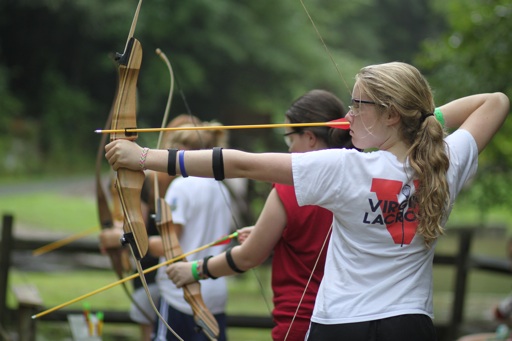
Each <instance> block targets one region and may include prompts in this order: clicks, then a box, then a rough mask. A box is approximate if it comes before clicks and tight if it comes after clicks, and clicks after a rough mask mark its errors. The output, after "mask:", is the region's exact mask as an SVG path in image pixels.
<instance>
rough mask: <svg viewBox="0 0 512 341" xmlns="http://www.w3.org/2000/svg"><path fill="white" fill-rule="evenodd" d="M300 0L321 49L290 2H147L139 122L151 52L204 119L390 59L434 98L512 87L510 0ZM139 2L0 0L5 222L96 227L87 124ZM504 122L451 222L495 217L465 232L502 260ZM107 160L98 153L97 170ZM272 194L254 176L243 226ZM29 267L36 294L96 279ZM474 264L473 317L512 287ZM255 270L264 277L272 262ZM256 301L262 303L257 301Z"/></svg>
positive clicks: (509, 146)
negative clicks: (426, 85)
mask: <svg viewBox="0 0 512 341" xmlns="http://www.w3.org/2000/svg"><path fill="white" fill-rule="evenodd" d="M304 3H305V5H306V7H307V8H308V10H309V12H310V14H311V17H312V18H313V20H314V22H315V24H316V27H317V28H318V31H319V32H320V34H321V36H322V37H323V39H324V41H325V44H326V45H327V47H328V49H329V51H330V54H331V55H332V60H331V57H330V55H329V53H327V52H326V49H325V47H324V46H323V44H322V42H321V41H320V39H319V38H318V36H317V33H316V32H315V29H314V27H313V25H312V24H311V22H310V20H309V19H308V15H307V14H306V12H305V11H304V9H303V8H302V6H301V3H300V1H299V0H279V1H275V0H257V1H254V0H236V1H233V0H231V1H227V0H215V1H210V0H187V1H173V0H146V1H144V3H143V4H142V7H141V12H140V15H139V19H138V24H137V27H136V30H135V34H134V36H135V37H136V38H137V39H138V40H139V41H140V42H141V44H142V48H143V51H144V56H143V61H142V66H141V69H140V73H139V80H138V100H139V110H138V117H137V120H138V127H159V126H160V125H161V120H162V117H163V113H164V109H165V105H166V102H167V96H168V92H169V74H168V71H167V68H166V66H165V64H164V63H163V62H162V61H161V59H160V58H159V57H158V56H157V55H156V53H155V50H156V49H157V48H160V49H161V50H162V51H163V52H164V53H165V54H166V55H167V56H168V58H169V59H170V62H171V64H172V66H173V70H174V74H175V77H176V82H177V83H176V88H175V92H174V97H173V104H172V107H171V113H170V115H171V118H172V117H175V116H177V115H179V114H182V113H187V112H188V109H187V106H188V107H189V108H190V111H191V113H192V114H194V115H196V116H198V117H199V118H200V119H202V120H217V121H219V122H221V123H222V124H225V125H232V124H259V123H281V122H282V121H283V115H284V112H285V110H286V109H287V108H288V106H289V105H290V104H291V102H292V101H293V100H295V99H296V98H297V97H299V96H300V95H302V94H303V93H304V92H306V91H308V90H311V89H313V88H322V89H326V90H329V91H332V92H334V93H335V94H337V95H338V96H339V97H340V98H341V99H343V101H344V102H345V103H348V102H349V101H350V97H351V96H350V94H351V89H352V85H353V82H354V75H355V74H356V72H357V71H358V70H359V69H360V68H361V67H363V66H365V65H369V64H377V63H383V62H390V61H403V62H407V63H411V64H413V65H415V66H416V67H417V68H419V69H420V70H421V71H422V73H423V74H424V75H425V76H426V77H427V79H428V80H429V82H430V85H431V87H432V89H433V90H434V93H435V100H436V104H437V105H442V104H444V103H446V102H448V101H450V100H452V99H455V98H458V97H462V96H465V95H470V94H474V93H481V92H495V91H501V92H504V93H506V94H507V95H508V96H509V98H512V82H511V77H510V75H511V71H510V70H511V69H512V1H511V0H415V1H410V0H352V1H339V0H304ZM136 6H137V1H136V0H110V1H100V0H73V1H71V0H0V150H1V151H2V152H1V155H2V156H1V157H0V213H5V212H9V213H13V214H14V215H15V222H16V228H17V229H24V230H26V231H28V233H29V234H31V235H34V233H35V232H34V231H36V230H39V231H43V232H45V231H54V232H59V233H61V234H63V233H64V234H70V233H76V232H79V231H81V230H84V229H85V228H89V227H91V226H94V225H95V224H97V218H96V214H97V213H96V207H95V199H94V198H93V191H94V185H93V182H92V181H93V180H92V179H93V176H94V171H95V155H96V151H97V149H98V145H99V143H100V136H99V135H98V134H95V133H94V132H93V131H94V130H95V129H98V128H103V126H104V125H105V121H106V119H107V116H108V113H109V111H110V106H111V105H112V101H113V98H114V95H115V91H116V82H117V66H116V64H115V63H114V62H113V55H114V53H115V52H123V49H124V47H125V43H126V40H127V37H128V32H129V29H130V26H131V23H132V19H133V16H134V13H135V9H136ZM333 60H334V63H335V64H336V65H337V68H338V69H339V72H338V71H337V69H336V67H335V65H334V63H333ZM482 124H485V122H482ZM511 125H512V123H511V122H510V120H508V121H507V122H505V126H504V127H503V128H502V130H501V132H500V133H499V134H497V135H496V137H495V138H494V139H493V141H492V143H491V144H490V145H489V146H488V147H487V148H486V150H485V151H484V152H483V153H482V154H481V155H480V165H479V171H478V174H477V177H476V178H475V179H474V180H473V182H472V183H471V184H470V185H471V186H468V188H466V189H465V190H464V191H463V192H462V194H461V196H460V197H459V201H458V202H457V205H456V209H454V211H453V214H452V216H451V218H450V222H449V225H451V226H467V225H471V226H479V227H483V228H484V229H485V228H487V229H489V230H492V231H496V230H495V228H498V230H499V231H498V232H497V234H495V237H492V238H491V239H490V241H488V240H487V241H485V242H484V241H483V238H481V237H478V238H477V239H478V242H479V245H480V246H479V247H480V249H478V248H476V251H477V252H483V253H484V254H488V255H491V256H496V257H501V258H504V257H505V255H506V250H505V247H506V242H505V241H506V240H507V238H509V237H510V235H512V227H511V225H510V223H509V222H510V220H511V219H512V214H511V213H510V211H509V207H511V202H512V196H511V195H510V194H509V193H510V192H511V190H512V182H511V181H510V179H512V174H510V173H511V169H512V167H511V164H512V156H511V152H512V139H510V136H511V133H512V126H511ZM282 133H283V131H282V129H281V130H278V129H276V130H262V129H257V130H244V131H230V145H231V146H232V147H234V148H238V149H242V150H247V151H253V152H262V151H283V152H284V151H287V148H286V146H285V144H284V141H283V140H282ZM157 137H158V134H156V133H154V134H140V136H139V140H138V141H139V142H140V144H141V145H147V146H149V147H151V146H156V140H157ZM108 171H109V167H108V164H107V162H106V160H104V162H103V172H104V173H108ZM84 179H85V180H84ZM63 180H65V181H64V182H63ZM341 180H344V179H341ZM268 190H269V185H268V184H253V183H250V185H249V194H248V202H249V203H250V206H251V208H252V218H248V219H249V221H247V223H254V220H252V221H251V219H254V217H257V215H258V213H259V210H260V208H261V203H262V200H264V198H265V197H266V195H267V194H268ZM28 192H31V194H30V195H29V194H26V193H28ZM55 193H58V194H55ZM71 193H72V195H71ZM82 194H83V195H82ZM84 195H87V196H86V197H84ZM66 205H72V206H73V208H71V206H66ZM249 216H250V215H249ZM493 233H494V232H493ZM456 245H457V240H456V239H455V240H452V241H450V239H449V238H447V239H445V241H443V244H441V243H440V246H439V249H440V250H441V251H443V250H446V251H454V250H456V247H457V246H456ZM264 271H265V270H264ZM440 271H441V272H440V273H438V274H437V275H436V276H435V280H436V291H437V293H436V298H438V299H439V300H440V302H436V316H438V317H439V318H440V319H441V320H443V314H445V315H446V312H447V311H449V308H445V306H449V305H450V304H451V303H450V302H451V301H452V294H451V293H450V291H451V283H447V282H446V273H445V272H442V271H444V270H443V269H441V270H440ZM17 276H18V277H16V276H15V277H14V281H21V282H23V281H25V280H26V276H27V275H26V274H23V275H21V274H17ZM31 276H32V277H31V279H30V280H31V281H36V282H37V285H38V288H39V290H40V291H41V292H42V295H43V299H44V300H45V304H47V305H48V306H50V305H52V304H58V303H61V302H62V301H64V300H66V299H69V298H71V297H74V296H73V295H78V294H79V293H83V292H84V291H87V290H91V289H94V288H96V287H97V286H100V283H96V282H90V281H91V280H92V277H91V276H89V281H83V278H84V277H83V276H84V275H83V274H82V273H80V274H78V275H77V277H76V279H74V282H73V283H77V282H80V283H81V284H83V285H84V288H83V290H82V291H79V292H77V293H76V294H74V293H73V294H72V293H70V292H65V293H60V294H61V295H63V296H65V297H55V294H57V291H58V290H57V291H56V290H54V286H55V278H52V277H48V275H47V274H44V273H43V274H41V277H42V278H41V279H39V278H35V277H34V276H38V274H33V275H31ZM65 276H66V278H67V277H69V275H68V274H66V275H65ZM248 276H252V275H248ZM486 276H487V275H478V274H477V275H476V277H471V278H470V284H469V286H470V288H469V290H470V291H473V292H478V293H479V294H478V295H477V296H474V297H475V299H474V300H473V301H469V302H468V307H469V309H468V312H467V314H472V313H475V314H478V318H480V317H481V316H482V315H484V314H486V313H488V309H490V307H491V306H492V305H493V304H494V303H495V302H498V301H499V299H501V298H502V297H503V296H504V295H506V294H507V293H509V292H510V291H511V290H512V286H511V285H510V276H507V277H503V276H501V275H492V276H494V277H492V276H491V278H490V279H489V277H486ZM500 276H501V277H500ZM98 278H101V280H107V279H105V278H104V275H103V274H101V275H98ZM62 280H63V279H62V278H59V282H60V281H62ZM108 280H111V279H108ZM46 282H47V283H46ZM247 282H249V283H250V284H247V285H251V286H255V287H256V289H255V291H256V294H255V295H256V297H255V298H254V300H255V301H261V297H260V294H259V291H260V289H259V288H257V287H258V286H259V285H256V284H254V283H255V281H254V280H253V279H252V278H249V279H248V280H247ZM263 282H264V283H266V284H267V285H268V272H263ZM101 283H103V282H101ZM232 283H233V284H232V291H231V293H230V298H232V297H237V296H233V295H236V292H235V293H234V294H233V291H234V290H238V288H241V289H239V295H240V296H239V297H240V300H239V302H246V300H247V299H248V295H247V288H245V287H243V286H241V282H240V281H237V279H236V278H235V279H234V281H233V282H232ZM69 287H73V285H70V286H69ZM267 290H268V289H267ZM443 292H447V294H446V295H445V296H443ZM121 296H122V294H121ZM270 296H271V295H270ZM472 297H473V296H472ZM121 300H123V304H124V306H123V307H124V308H126V305H127V302H126V301H125V300H124V299H122V298H120V299H116V302H118V301H121ZM269 300H271V298H269ZM236 301H237V300H236V299H230V302H236ZM98 304H105V303H101V302H99V303H98ZM249 306H251V304H243V305H242V306H241V307H235V308H233V307H231V306H230V308H229V309H230V310H229V312H230V313H232V312H239V311H240V312H245V313H247V308H248V307H249ZM257 312H258V313H262V314H264V315H268V314H269V308H268V307H263V308H261V310H259V311H257ZM49 334H50V335H51V333H49ZM264 335H265V336H263V337H262V339H267V338H268V335H269V331H264ZM50 338H51V337H50ZM125 339H126V338H125ZM232 339H245V340H248V338H247V337H246V336H244V337H232Z"/></svg>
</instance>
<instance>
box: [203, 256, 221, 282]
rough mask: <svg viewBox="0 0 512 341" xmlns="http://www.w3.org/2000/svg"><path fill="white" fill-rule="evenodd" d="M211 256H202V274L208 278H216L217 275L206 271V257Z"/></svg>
mask: <svg viewBox="0 0 512 341" xmlns="http://www.w3.org/2000/svg"><path fill="white" fill-rule="evenodd" d="M212 257H213V256H206V257H204V258H203V274H205V275H206V276H207V277H208V278H211V279H217V278H219V277H215V276H212V274H211V273H210V271H208V259H210V258H212Z"/></svg>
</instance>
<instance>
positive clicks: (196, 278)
mask: <svg viewBox="0 0 512 341" xmlns="http://www.w3.org/2000/svg"><path fill="white" fill-rule="evenodd" d="M192 276H193V277H194V279H195V280H196V281H199V273H198V272H197V261H193V262H192Z"/></svg>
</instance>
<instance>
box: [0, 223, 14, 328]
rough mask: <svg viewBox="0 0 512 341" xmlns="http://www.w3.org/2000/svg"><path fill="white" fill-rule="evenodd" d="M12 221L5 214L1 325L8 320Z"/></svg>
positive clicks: (0, 277) (0, 266) (1, 248)
mask: <svg viewBox="0 0 512 341" xmlns="http://www.w3.org/2000/svg"><path fill="white" fill-rule="evenodd" d="M12 222H13V216H12V215H10V214H5V215H3V217H2V242H1V244H0V325H2V326H5V324H6V322H7V321H6V320H7V288H8V284H9V283H8V281H9V268H10V265H11V251H12V245H13V236H12Z"/></svg>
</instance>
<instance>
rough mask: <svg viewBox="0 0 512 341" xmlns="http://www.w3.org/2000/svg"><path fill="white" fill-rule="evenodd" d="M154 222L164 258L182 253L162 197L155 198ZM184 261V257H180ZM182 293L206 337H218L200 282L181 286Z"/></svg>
mask: <svg viewBox="0 0 512 341" xmlns="http://www.w3.org/2000/svg"><path fill="white" fill-rule="evenodd" d="M156 208H157V211H156V212H157V214H156V218H155V220H156V224H157V227H158V231H159V232H160V235H161V236H162V242H163V246H164V254H165V258H166V259H173V258H176V257H179V256H181V255H182V254H183V250H182V249H181V246H180V244H179V240H178V237H177V234H176V228H175V225H174V224H173V222H172V215H171V209H170V207H169V205H168V204H167V203H166V202H165V200H164V199H162V198H159V199H157V203H156ZM182 261H186V259H182ZM183 295H184V297H185V300H186V301H187V302H188V304H189V305H190V306H191V307H192V311H193V314H194V320H195V322H196V325H197V327H198V328H199V329H200V330H201V331H202V332H203V333H204V334H205V335H206V337H208V339H209V340H212V341H214V340H217V338H218V337H219V326H218V324H217V320H216V319H215V317H214V316H213V315H212V313H211V312H210V310H209V309H208V308H207V307H206V304H205V303H204V301H203V298H202V296H201V284H200V283H199V282H194V283H191V284H188V285H186V286H184V287H183Z"/></svg>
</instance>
